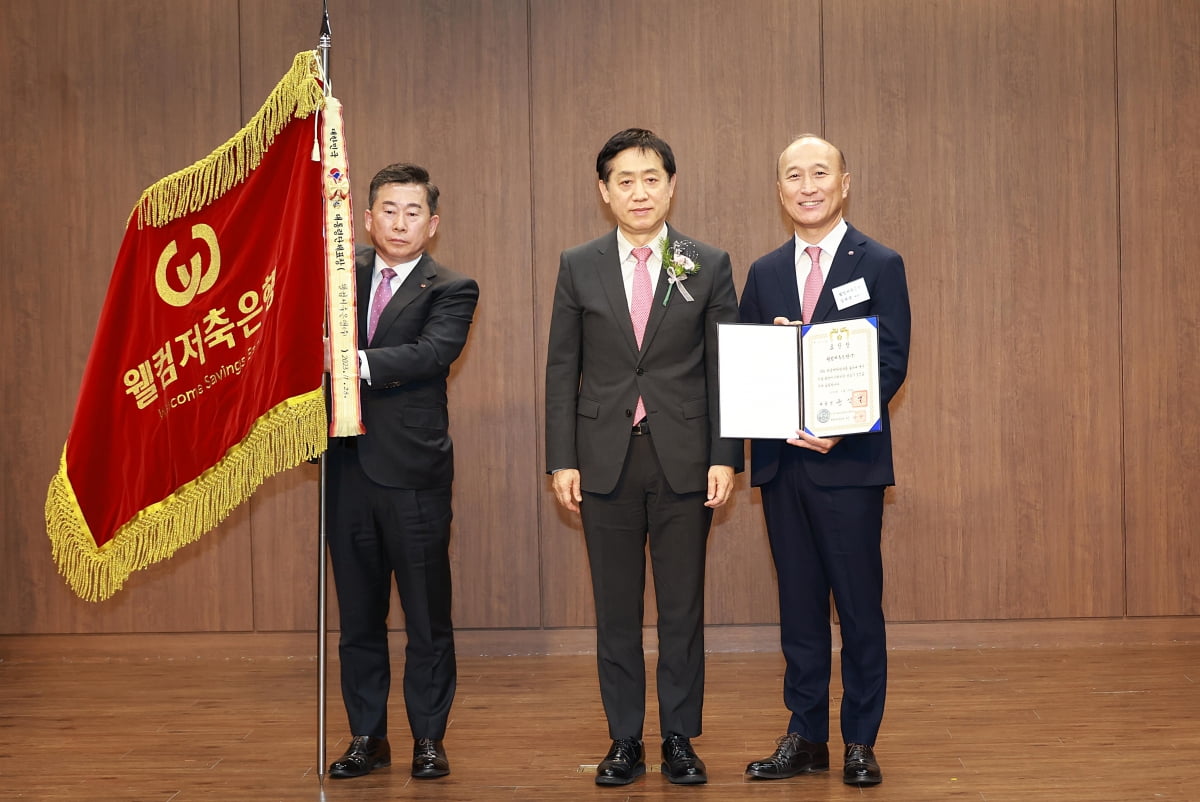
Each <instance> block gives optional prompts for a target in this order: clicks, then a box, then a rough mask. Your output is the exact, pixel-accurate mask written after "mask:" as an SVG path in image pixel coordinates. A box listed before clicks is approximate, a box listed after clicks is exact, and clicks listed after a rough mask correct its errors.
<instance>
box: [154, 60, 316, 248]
mask: <svg viewBox="0 0 1200 802" xmlns="http://www.w3.org/2000/svg"><path fill="white" fill-rule="evenodd" d="M319 77H320V64H319V62H318V60H317V51H315V50H306V51H303V52H301V53H297V54H296V58H295V59H294V60H293V61H292V68H291V69H290V70H288V72H287V74H286V75H284V76H283V78H281V79H280V80H279V83H278V84H276V85H275V88H274V89H273V90H271V94H270V96H268V97H267V100H266V102H264V103H263V105H262V107H261V108H260V109H259V110H258V113H257V114H255V115H254V117H253V118H252V119H251V120H250V122H248V123H247V124H246V125H245V127H244V128H242V130H240V131H238V132H237V133H236V134H234V135H233V136H232V137H230V138H229V141H227V142H226V143H225V144H224V145H221V147H219V148H217V149H216V150H214V151H213V152H212V153H210V154H209V155H208V156H206V157H205V158H203V159H201V160H200V161H198V162H196V163H195V164H193V165H191V166H190V167H186V168H184V169H183V170H180V171H179V172H176V173H172V174H171V175H169V176H167V177H166V178H162V179H160V180H158V181H156V182H154V184H152V185H151V186H150V187H149V188H148V189H147V190H146V191H145V192H143V193H142V197H141V199H140V200H139V201H138V203H137V206H135V207H134V209H133V213H132V214H131V215H130V216H131V217H133V216H136V217H137V223H138V228H139V229H140V228H143V227H144V226H145V225H146V224H149V225H151V226H153V227H155V228H159V227H161V226H164V225H166V224H167V223H169V222H171V221H172V220H177V219H179V218H180V217H184V216H186V215H189V214H192V213H193V212H197V211H199V210H200V209H203V208H204V207H206V206H208V205H209V204H211V203H212V202H213V201H214V200H216V199H217V198H219V197H221V196H222V195H224V194H225V193H226V192H228V191H229V190H231V189H233V188H234V187H235V186H237V185H238V184H240V183H241V182H242V181H245V180H246V176H248V175H250V173H251V172H253V171H254V168H256V167H258V165H259V164H260V163H261V162H262V157H263V154H264V153H265V152H266V151H267V148H269V147H270V146H271V143H272V142H274V141H275V137H276V136H278V135H279V132H280V131H282V130H283V129H284V127H285V126H286V125H287V124H288V123H289V122H290V121H291V120H292V119H295V118H304V117H308V116H309V115H310V114H312V113H313V112H314V111H319V110H320V109H323V108H324V107H325V91H324V89H323V88H322V87H321V82H320V80H319Z"/></svg>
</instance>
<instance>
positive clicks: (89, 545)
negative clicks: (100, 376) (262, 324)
mask: <svg viewBox="0 0 1200 802" xmlns="http://www.w3.org/2000/svg"><path fill="white" fill-rule="evenodd" d="M327 426H328V423H327V419H326V416H325V396H324V391H322V390H315V391H313V392H311V393H306V394H304V395H302V396H297V397H296V398H291V399H288V400H287V401H284V402H283V403H281V404H279V405H277V406H276V407H275V408H274V409H271V410H269V411H268V412H267V413H266V414H265V415H263V416H262V417H261V418H259V419H258V420H257V421H256V422H255V424H254V426H253V427H252V428H251V430H250V432H249V434H247V435H246V437H245V438H243V439H242V441H241V442H240V443H236V444H235V445H234V446H233V447H231V448H230V449H229V450H228V451H227V452H226V453H225V456H224V457H223V458H222V459H221V460H220V461H219V462H218V463H217V464H216V465H214V466H213V467H211V468H209V469H208V470H207V471H205V472H204V473H202V474H200V476H199V477H197V478H196V479H194V480H193V481H191V482H188V483H187V484H185V485H183V486H182V487H180V488H179V489H178V490H176V491H175V492H174V493H172V494H171V495H169V496H168V497H167V498H165V499H163V500H162V501H160V502H158V503H157V504H152V505H150V506H149V507H147V508H146V509H144V510H142V511H141V512H139V513H138V514H137V515H136V516H134V517H133V518H132V519H131V520H130V521H129V522H128V523H126V524H125V525H124V526H122V527H121V528H120V529H118V530H117V532H116V534H115V535H114V537H113V539H112V540H110V541H109V542H108V543H105V544H104V545H103V546H102V547H100V548H97V547H96V541H95V539H94V538H93V536H92V533H91V530H90V528H89V527H88V525H87V521H85V520H84V518H83V512H82V511H81V510H80V509H79V502H78V501H77V500H76V498H75V491H74V489H73V488H72V487H71V480H70V477H68V476H67V463H66V449H65V448H64V449H63V456H62V458H61V459H60V461H59V467H58V472H57V473H56V474H55V475H54V478H53V479H52V480H51V482H50V491H49V493H48V494H47V496H46V532H47V533H48V534H49V535H50V544H51V551H52V553H53V556H54V561H55V563H57V564H58V570H59V572H60V573H61V574H62V575H63V577H65V578H66V580H67V583H68V584H69V585H70V586H71V588H72V590H74V591H75V593H76V595H78V596H79V597H80V598H81V599H84V600H86V601H93V602H95V601H103V600H104V599H107V598H109V597H110V596H112V595H113V594H114V593H116V592H117V591H118V590H120V589H121V586H122V585H124V584H125V580H126V579H128V578H129V576H130V574H132V573H133V572H134V571H139V570H141V569H143V568H145V567H147V566H149V565H152V564H153V563H156V562H159V561H161V560H165V559H167V558H168V557H170V556H171V555H172V554H174V553H175V552H176V551H177V550H178V549H180V548H182V547H183V546H186V545H188V544H189V543H193V542H195V541H196V540H198V539H199V538H200V536H201V535H203V534H204V533H205V532H208V531H210V530H211V529H213V528H214V527H215V526H216V525H217V524H219V523H220V522H221V521H223V520H224V519H225V518H226V516H228V515H229V513H230V512H232V511H233V510H234V508H236V507H237V506H238V505H240V504H242V503H243V502H244V501H246V499H248V498H249V497H250V495H251V494H252V493H253V492H254V491H255V490H256V489H257V488H258V487H259V485H261V484H262V483H263V481H264V480H266V479H267V477H269V476H272V475H274V474H276V473H279V472H281V471H285V470H287V469H289V468H294V467H295V466H297V465H299V464H300V463H301V462H304V461H305V460H308V459H311V458H313V457H315V456H317V455H318V454H320V452H321V451H323V450H324V448H325V433H326V428H327Z"/></svg>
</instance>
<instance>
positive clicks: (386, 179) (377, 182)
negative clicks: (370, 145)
mask: <svg viewBox="0 0 1200 802" xmlns="http://www.w3.org/2000/svg"><path fill="white" fill-rule="evenodd" d="M388 184H421V185H423V186H424V187H425V202H426V203H428V204H429V213H430V214H431V215H432V214H437V205H438V196H439V195H441V194H442V193H441V191H440V190H439V189H438V188H437V187H436V186H435V185H434V184H432V183H430V181H429V171H428V170H426V169H425V168H424V167H420V166H418V165H415V164H407V163H405V162H397V163H396V164H389V165H388V166H387V167H384V168H383V169H382V170H380V171H379V172H377V173H376V174H375V177H374V178H372V179H371V194H370V195H368V196H367V208H368V209H373V208H374V207H375V196H376V195H378V194H379V188H380V187H383V186H386V185H388Z"/></svg>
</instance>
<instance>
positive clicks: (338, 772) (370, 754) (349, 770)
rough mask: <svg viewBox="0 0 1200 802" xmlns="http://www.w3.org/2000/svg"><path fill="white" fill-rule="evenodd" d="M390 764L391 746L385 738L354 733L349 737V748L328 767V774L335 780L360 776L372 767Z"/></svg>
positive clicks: (368, 772) (369, 771) (376, 767)
mask: <svg viewBox="0 0 1200 802" xmlns="http://www.w3.org/2000/svg"><path fill="white" fill-rule="evenodd" d="M390 765H392V747H390V746H388V740H387V738H372V737H369V736H366V735H355V736H354V737H353V738H351V739H350V748H349V749H347V750H346V754H344V755H342V756H341V757H339V758H338V759H337V760H335V761H334V762H333V765H331V766H330V767H329V776H330V777H333V778H334V779H335V780H344V779H346V778H347V777H361V776H363V775H364V774H370V773H371V771H372V770H373V769H382V768H384V767H386V766H390Z"/></svg>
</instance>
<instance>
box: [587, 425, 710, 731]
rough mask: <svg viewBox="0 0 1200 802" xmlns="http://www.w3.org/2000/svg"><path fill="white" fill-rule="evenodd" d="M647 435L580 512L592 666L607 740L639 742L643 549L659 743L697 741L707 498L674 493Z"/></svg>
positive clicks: (633, 444) (701, 700)
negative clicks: (653, 621) (670, 738)
mask: <svg viewBox="0 0 1200 802" xmlns="http://www.w3.org/2000/svg"><path fill="white" fill-rule="evenodd" d="M652 437H653V435H649V434H647V435H640V436H635V437H631V439H630V444H629V451H628V453H627V454H626V457H625V465H624V468H623V469H622V472H621V478H620V479H619V480H618V482H617V485H616V487H615V488H614V489H613V491H612V492H611V493H604V494H599V493H584V494H583V502H582V504H581V506H580V513H581V515H582V518H583V531H584V539H585V540H586V542H587V551H588V562H589V565H590V567H591V575H592V594H593V597H594V599H595V603H596V664H597V670H598V673H599V679H600V696H601V699H602V700H603V702H604V712H605V714H606V715H607V717H608V729H609V737H611V738H613V739H617V738H637V739H641V737H642V729H643V724H644V721H645V715H646V658H645V654H644V652H643V650H642V623H643V614H644V597H645V585H646V543H647V539H648V540H649V544H650V562H651V568H652V571H653V575H654V591H655V597H656V599H657V605H658V668H657V675H656V676H657V680H658V715H659V726H660V728H661V734H662V736H663V737H666V736H667V735H671V734H674V735H683V736H686V737H689V738H691V737H694V736H697V735H699V734H700V731H701V718H702V708H703V704H704V560H705V552H706V548H707V541H708V530H709V527H710V526H711V524H712V510H711V509H710V508H708V507H705V506H704V501H705V499H706V494H705V493H684V494H678V493H675V492H674V491H672V490H671V487H670V485H669V484H668V483H667V480H666V478H665V476H664V475H663V470H662V466H661V465H660V464H659V461H658V457H657V456H656V454H655V451H654V444H653V439H652Z"/></svg>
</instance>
